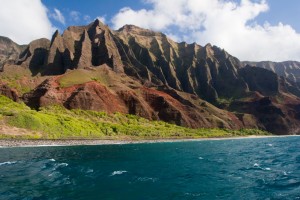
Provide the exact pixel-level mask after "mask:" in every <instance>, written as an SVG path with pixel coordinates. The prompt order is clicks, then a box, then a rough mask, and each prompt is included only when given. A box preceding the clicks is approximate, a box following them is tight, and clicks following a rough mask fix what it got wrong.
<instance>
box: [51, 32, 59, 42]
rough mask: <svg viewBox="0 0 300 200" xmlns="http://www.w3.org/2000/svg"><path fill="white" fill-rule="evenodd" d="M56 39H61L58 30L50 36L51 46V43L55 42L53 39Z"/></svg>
mask: <svg viewBox="0 0 300 200" xmlns="http://www.w3.org/2000/svg"><path fill="white" fill-rule="evenodd" d="M57 37H61V35H60V33H59V31H58V30H56V31H55V32H54V33H53V35H52V39H51V46H52V44H53V42H54V41H55V39H56V38H57Z"/></svg>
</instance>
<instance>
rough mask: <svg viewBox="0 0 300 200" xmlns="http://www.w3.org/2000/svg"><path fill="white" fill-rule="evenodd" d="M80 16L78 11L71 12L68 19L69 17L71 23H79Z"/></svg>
mask: <svg viewBox="0 0 300 200" xmlns="http://www.w3.org/2000/svg"><path fill="white" fill-rule="evenodd" d="M80 16H81V14H80V12H78V11H75V10H73V11H71V12H70V17H71V20H72V21H75V22H78V21H80Z"/></svg>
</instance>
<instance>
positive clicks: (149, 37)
mask: <svg viewBox="0 0 300 200" xmlns="http://www.w3.org/2000/svg"><path fill="white" fill-rule="evenodd" d="M17 64H18V65H19V66H22V67H23V68H27V69H28V70H30V72H31V74H32V76H34V77H35V76H36V75H37V76H42V77H46V79H47V80H45V81H44V82H43V83H41V82H39V83H40V84H39V85H38V84H37V85H36V86H37V87H36V88H35V89H34V90H32V91H31V92H29V93H27V94H25V95H24V96H23V99H24V101H25V102H26V103H27V104H28V105H30V106H31V107H33V108H38V107H40V106H46V105H49V104H60V105H63V106H65V107H66V108H69V109H73V108H81V109H89V110H99V111H106V112H122V113H130V114H136V115H139V116H142V117H145V118H148V119H154V120H164V121H167V122H172V123H176V124H178V125H183V126H187V127H193V128H196V127H225V128H232V129H237V128H242V127H248V128H249V127H252V128H261V129H266V130H269V131H272V132H274V133H277V134H287V133H299V130H298V129H297V127H299V125H300V120H299V118H298V117H297V116H299V115H300V114H299V112H300V110H299V109H300V106H298V105H300V99H299V98H298V97H297V95H299V96H300V90H299V89H298V87H297V85H296V84H294V83H291V81H289V80H287V79H285V78H282V77H279V76H278V75H277V74H276V73H274V72H272V71H270V70H266V69H262V68H256V67H251V66H250V65H248V66H246V67H244V63H241V62H240V61H239V60H238V59H237V58H235V57H233V56H231V55H230V54H228V53H227V52H226V51H224V50H222V49H220V48H218V47H216V46H212V45H210V44H207V45H206V46H204V47H202V46H200V45H198V44H195V43H194V44H186V43H176V42H174V41H172V40H170V39H169V38H168V37H167V36H166V35H164V34H162V33H156V32H153V31H150V30H146V29H142V28H139V27H136V26H132V25H126V26H124V27H123V28H121V29H119V30H117V31H112V30H111V29H110V28H109V27H108V26H106V25H104V24H102V23H101V22H100V21H99V20H96V21H95V22H93V23H91V24H90V25H88V26H80V27H69V28H68V29H67V30H65V31H64V33H63V34H62V35H60V34H59V33H58V32H56V33H55V34H54V35H53V38H52V40H51V41H48V40H46V39H40V40H36V41H33V42H32V43H30V44H29V45H28V47H27V49H26V50H25V51H24V52H23V53H22V54H21V56H20V58H19V59H18V62H17ZM14 67H16V66H14ZM0 75H1V74H0ZM41 80H42V79H41ZM43 80H44V79H43ZM265 99H268V103H267V104H266V105H265V104H264V103H261V102H264V101H265ZM220 108H221V109H220ZM291 113H293V114H291ZM267 119H268V120H267ZM274 127H280V128H274Z"/></svg>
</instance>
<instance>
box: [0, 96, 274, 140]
mask: <svg viewBox="0 0 300 200" xmlns="http://www.w3.org/2000/svg"><path fill="white" fill-rule="evenodd" d="M0 121H1V124H4V125H8V126H13V127H18V128H23V129H28V130H30V131H31V132H30V134H25V135H19V136H14V135H9V134H2V135H1V138H26V139H160V138H161V139H163V138H165V139H166V138H203V137H233V136H246V135H267V134H268V133H267V132H265V131H261V130H255V129H242V130H227V129H216V128H214V129H204V128H203V129H190V128H185V127H180V126H176V125H173V124H168V123H165V122H162V121H149V120H147V119H144V118H140V117H137V116H134V115H128V114H127V115H125V114H121V113H115V114H107V113H104V112H95V111H84V110H67V109H65V108H63V107H61V106H51V107H45V108H41V109H40V110H39V111H36V110H31V109H30V108H29V107H27V106H26V105H25V104H24V103H16V102H13V101H12V100H10V99H8V98H6V97H4V96H0Z"/></svg>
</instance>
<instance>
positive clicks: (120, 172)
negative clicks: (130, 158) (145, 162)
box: [110, 171, 127, 176]
mask: <svg viewBox="0 0 300 200" xmlns="http://www.w3.org/2000/svg"><path fill="white" fill-rule="evenodd" d="M124 173H127V171H114V172H113V173H111V175H110V176H115V175H121V174H124Z"/></svg>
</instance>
